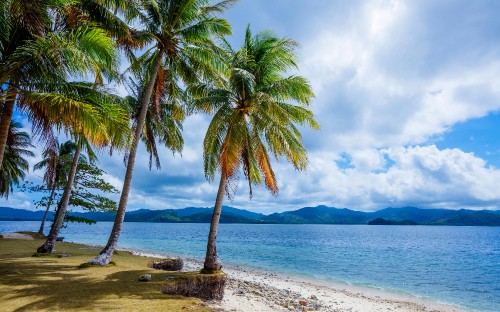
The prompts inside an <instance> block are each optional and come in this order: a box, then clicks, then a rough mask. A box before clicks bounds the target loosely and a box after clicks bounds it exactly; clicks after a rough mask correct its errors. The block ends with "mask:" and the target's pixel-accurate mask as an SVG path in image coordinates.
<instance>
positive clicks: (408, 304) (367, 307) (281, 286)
mask: <svg viewBox="0 0 500 312" xmlns="http://www.w3.org/2000/svg"><path fill="white" fill-rule="evenodd" d="M121 250H125V251H129V252H131V253H132V254H134V255H137V256H143V257H152V258H162V257H169V256H170V257H177V256H178V255H175V254H171V253H163V252H154V251H145V250H139V249H134V248H123V249H121ZM182 259H183V260H184V271H197V270H200V268H202V267H203V262H202V261H200V260H197V259H193V258H189V257H188V258H186V257H184V256H182ZM223 270H224V272H226V273H227V275H228V281H227V284H226V289H225V295H224V299H223V300H222V301H221V302H208V303H207V305H208V306H209V307H211V308H213V309H215V310H216V311H224V312H226V311H227V312H229V311H237V312H240V311H241V312H256V311H259V312H275V311H276V312H277V311H339V312H340V311H360V312H361V311H404V312H413V311H420V312H430V311H433V312H437V311H441V312H463V311H467V310H465V309H464V308H461V307H458V306H454V305H451V304H447V303H440V302H438V301H435V300H432V299H429V298H421V297H417V296H414V295H411V294H404V293H396V292H391V291H388V290H383V289H376V288H369V287H363V286H358V285H350V284H342V283H330V282H323V281H318V280H313V279H306V278H303V277H297V276H289V275H284V274H277V273H274V272H269V271H264V270H258V269H253V268H246V267H241V266H238V265H227V264H226V265H224V268H223Z"/></svg>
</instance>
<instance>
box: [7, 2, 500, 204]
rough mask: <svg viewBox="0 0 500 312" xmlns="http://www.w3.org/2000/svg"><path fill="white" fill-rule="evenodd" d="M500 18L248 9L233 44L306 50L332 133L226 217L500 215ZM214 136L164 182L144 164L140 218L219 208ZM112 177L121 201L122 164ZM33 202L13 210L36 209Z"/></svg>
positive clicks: (269, 5)
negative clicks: (249, 38) (400, 212)
mask: <svg viewBox="0 0 500 312" xmlns="http://www.w3.org/2000/svg"><path fill="white" fill-rule="evenodd" d="M497 12H500V2H498V1H455V0H454V1H445V0H441V1H430V0H429V1H416V0H415V1H398V0H374V1H332V0H315V1H309V0H273V1H265V0H241V1H240V3H239V4H238V5H236V6H235V7H233V8H232V9H230V11H229V12H227V14H225V17H226V18H227V19H228V20H229V21H230V22H231V24H232V25H233V31H234V36H233V37H231V38H230V42H231V43H232V44H233V45H235V46H238V45H239V44H241V42H242V39H243V34H244V31H245V28H246V26H247V25H248V24H250V25H251V28H252V29H253V30H254V32H256V31H259V30H264V29H272V30H274V31H275V32H276V33H277V34H279V35H281V36H287V37H290V38H293V39H295V40H298V41H299V42H300V43H301V45H302V47H301V49H300V51H299V57H300V61H299V67H300V68H299V73H300V74H301V75H303V76H306V77H307V78H308V79H309V80H310V81H311V84H312V86H313V89H314V91H315V94H316V99H315V101H314V103H313V104H312V106H311V109H312V110H313V111H314V113H315V114H316V117H317V119H318V121H319V122H320V124H321V127H322V129H321V131H319V132H316V131H310V130H305V131H304V144H305V145H306V146H307V148H308V150H309V168H308V170H307V171H306V172H305V173H299V172H296V171H294V170H293V169H292V167H291V166H290V165H288V164H287V163H286V162H285V161H283V160H280V161H279V162H275V164H274V168H275V171H276V174H277V176H278V182H279V187H280V193H279V195H278V196H272V195H270V194H269V193H268V192H267V191H266V190H265V189H264V188H256V189H255V190H254V196H253V198H252V199H251V200H250V199H249V196H248V188H247V186H246V185H245V183H243V182H244V181H240V186H239V188H238V193H237V195H236V197H235V198H234V200H233V202H228V201H226V203H225V204H227V205H232V206H235V207H241V208H246V209H250V210H253V211H258V212H264V213H270V212H275V211H283V210H289V209H297V208H300V207H303V206H315V205H319V204H324V205H328V206H335V207H348V208H352V209H356V210H365V211H370V210H375V209H379V208H383V207H387V206H392V207H398V206H404V205H415V206H418V207H423V208H432V207H446V208H453V209H459V208H471V209H499V207H500V187H498V185H500V139H499V138H500V136H499V133H500V79H499V77H500V40H499V39H500V32H499V31H498V30H499V29H500V20H499V19H498V16H497ZM119 92H123V91H119ZM208 122H209V119H208V118H207V117H206V116H192V117H189V118H188V120H187V121H186V123H185V126H184V136H185V142H186V143H185V149H184V151H183V153H182V157H180V156H179V155H176V156H175V157H173V156H172V153H171V152H169V151H167V150H162V170H161V171H156V170H153V171H151V172H150V171H149V170H148V168H147V166H148V161H147V160H148V158H147V155H146V153H145V151H144V149H143V148H142V149H141V150H140V152H139V158H138V161H137V166H136V169H135V176H134V182H133V189H132V193H131V196H130V200H129V209H139V208H149V209H163V208H181V207H186V206H204V207H210V206H212V205H213V202H214V200H215V194H216V187H217V183H208V182H207V181H206V180H205V178H204V176H203V166H202V159H201V156H202V149H201V148H202V146H201V143H202V140H203V136H204V132H205V131H206V127H207V125H208ZM35 161H36V159H34V160H32V163H34V162H35ZM100 164H101V166H102V167H103V169H105V170H106V171H107V172H108V176H107V179H108V180H109V181H110V182H112V183H113V184H114V185H116V187H117V188H118V189H121V183H122V179H123V175H124V169H123V163H122V160H121V157H120V156H116V155H115V157H113V158H110V157H107V156H106V155H102V156H101V160H100ZM40 175H41V173H36V172H35V174H30V176H29V179H31V180H37V179H39V176H40ZM30 196H31V195H27V194H22V193H17V194H15V195H14V196H12V197H11V198H10V199H9V202H8V203H6V202H5V201H1V202H0V205H11V206H16V207H25V208H28V209H33V205H32V198H30Z"/></svg>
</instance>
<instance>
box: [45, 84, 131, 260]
mask: <svg viewBox="0 0 500 312" xmlns="http://www.w3.org/2000/svg"><path fill="white" fill-rule="evenodd" d="M91 85H92V84H89V86H91ZM73 96H74V97H75V100H76V101H85V102H87V103H92V108H93V109H94V110H95V111H96V112H97V115H98V116H100V118H99V120H96V125H97V128H95V129H88V128H87V127H86V126H85V123H84V122H80V121H78V120H76V121H75V122H74V124H73V127H72V128H71V129H69V130H68V131H70V135H71V136H72V137H73V138H74V140H75V144H76V148H75V151H74V154H73V160H72V163H71V167H70V170H69V172H68V179H67V183H66V186H65V188H64V192H63V194H62V197H61V201H60V203H59V206H58V211H57V213H56V216H55V219H54V223H53V224H52V228H51V230H50V233H49V235H48V236H47V240H46V241H45V243H44V244H43V245H42V246H40V247H39V248H38V249H37V252H39V253H51V252H52V250H53V249H54V246H55V243H56V239H57V236H58V235H59V232H60V230H61V227H62V224H63V221H64V217H65V216H66V210H67V207H68V204H69V199H70V196H71V189H72V187H73V184H74V181H75V176H76V171H77V166H78V162H79V161H80V158H81V157H80V153H81V152H82V150H86V152H87V155H88V156H89V158H90V160H91V161H92V159H94V158H95V155H94V152H93V147H92V145H94V146H95V147H97V148H103V147H105V146H109V145H111V146H113V147H118V148H124V147H125V146H128V140H129V137H130V136H129V133H130V131H129V129H128V121H129V120H128V115H127V112H126V110H125V109H123V107H122V106H120V105H118V101H119V100H120V99H119V98H118V97H117V96H114V95H112V94H109V93H107V92H106V91H105V90H103V89H99V88H97V87H96V86H93V87H89V88H86V89H85V88H81V89H80V93H78V94H73ZM89 137H91V138H92V139H93V140H92V141H90V140H89V139H88V138H89Z"/></svg>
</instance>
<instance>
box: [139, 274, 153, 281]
mask: <svg viewBox="0 0 500 312" xmlns="http://www.w3.org/2000/svg"><path fill="white" fill-rule="evenodd" d="M150 280H151V274H144V275H141V276H139V281H140V282H149V281H150Z"/></svg>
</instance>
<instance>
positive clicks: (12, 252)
mask: <svg viewBox="0 0 500 312" xmlns="http://www.w3.org/2000/svg"><path fill="white" fill-rule="evenodd" d="M42 242H43V241H42V240H40V239H35V240H32V241H29V240H17V239H16V240H14V239H0V275H1V276H2V278H1V280H0V301H1V302H2V311H15V310H17V311H103V310H106V311H172V312H175V311H190V310H193V311H211V309H209V308H207V307H205V306H204V304H203V302H202V301H201V300H199V299H196V298H187V297H183V296H173V295H166V294H163V293H161V291H160V288H161V287H162V286H164V284H165V283H164V280H165V279H166V277H169V276H170V277H174V276H182V275H183V274H187V273H170V272H168V273H167V272H164V271H158V270H153V269H149V268H148V267H147V263H148V262H149V261H151V260H152V259H150V258H146V257H138V256H133V255H131V254H130V253H128V252H120V253H119V254H118V255H115V257H114V259H115V262H116V265H114V266H106V267H89V268H83V269H82V268H78V265H79V264H81V263H82V262H84V261H86V260H87V259H88V258H89V257H91V256H92V255H93V254H95V252H96V250H95V249H93V248H89V247H88V246H85V245H78V244H70V243H58V245H57V250H56V255H55V256H50V257H46V256H44V257H42V258H40V257H32V254H33V250H34V249H35V248H36V246H38V245H40V244H41V243H42ZM57 254H65V255H69V256H66V257H61V258H58V257H57ZM142 274H151V276H152V280H151V282H147V283H143V282H139V281H138V277H139V276H140V275H142Z"/></svg>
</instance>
